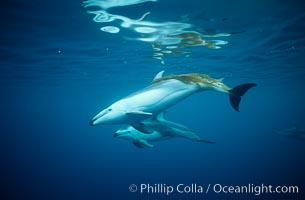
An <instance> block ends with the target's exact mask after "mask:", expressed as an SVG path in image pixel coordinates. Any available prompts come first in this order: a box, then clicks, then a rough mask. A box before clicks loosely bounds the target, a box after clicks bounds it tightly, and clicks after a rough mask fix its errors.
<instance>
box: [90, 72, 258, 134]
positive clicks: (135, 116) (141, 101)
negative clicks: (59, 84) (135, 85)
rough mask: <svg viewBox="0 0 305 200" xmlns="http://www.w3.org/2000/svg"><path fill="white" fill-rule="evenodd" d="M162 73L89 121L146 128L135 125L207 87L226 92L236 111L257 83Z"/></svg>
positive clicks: (94, 123)
mask: <svg viewBox="0 0 305 200" xmlns="http://www.w3.org/2000/svg"><path fill="white" fill-rule="evenodd" d="M162 75H163V71H161V72H159V73H158V74H157V75H156V76H155V78H154V80H153V81H152V83H151V84H150V85H149V86H148V87H146V88H144V89H142V90H139V91H137V92H135V93H133V94H131V95H129V96H127V97H125V98H123V99H121V100H119V101H117V102H115V103H113V104H112V105H110V106H109V107H108V108H106V109H104V110H102V111H101V112H100V113H98V114H97V115H96V116H95V117H94V118H93V119H92V120H91V122H90V125H92V126H93V125H98V124H130V125H132V126H133V127H134V128H136V129H137V130H139V131H141V132H145V131H143V130H142V129H141V128H140V127H139V126H138V124H139V122H141V121H142V120H145V119H149V118H152V117H154V116H157V115H158V114H159V113H161V112H163V111H165V110H166V109H168V108H169V107H171V106H173V105H175V104H176V103H178V102H180V101H182V100H183V99H185V98H186V97H188V96H190V95H192V94H194V93H197V92H200V91H206V90H215V91H219V92H224V93H227V94H229V98H230V102H231V105H232V106H233V108H234V109H235V110H236V111H239V103H240V100H241V96H243V95H244V94H245V93H246V92H247V91H248V90H249V89H250V88H252V87H254V86H256V84H255V83H246V84H242V85H239V86H237V87H234V88H230V87H229V86H227V85H225V84H224V83H222V80H223V79H214V78H211V77H209V76H208V75H206V74H195V73H193V74H181V75H169V76H165V77H162Z"/></svg>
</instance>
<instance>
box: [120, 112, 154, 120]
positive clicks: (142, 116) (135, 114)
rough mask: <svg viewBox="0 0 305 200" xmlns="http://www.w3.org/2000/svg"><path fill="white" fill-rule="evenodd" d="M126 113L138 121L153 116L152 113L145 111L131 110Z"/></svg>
mask: <svg viewBox="0 0 305 200" xmlns="http://www.w3.org/2000/svg"><path fill="white" fill-rule="evenodd" d="M125 114H126V115H129V117H130V118H132V119H134V120H136V121H142V120H145V119H147V118H149V117H151V116H152V113H149V112H143V111H130V112H126V113H125Z"/></svg>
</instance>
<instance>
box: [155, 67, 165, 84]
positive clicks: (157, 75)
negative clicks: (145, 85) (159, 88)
mask: <svg viewBox="0 0 305 200" xmlns="http://www.w3.org/2000/svg"><path fill="white" fill-rule="evenodd" d="M163 73H164V70H162V71H160V72H159V73H158V74H156V76H155V77H154V79H153V81H155V80H157V79H159V78H162V76H163Z"/></svg>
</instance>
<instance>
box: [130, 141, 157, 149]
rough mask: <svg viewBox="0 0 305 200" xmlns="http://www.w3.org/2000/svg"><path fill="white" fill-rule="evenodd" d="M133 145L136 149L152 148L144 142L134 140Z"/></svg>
mask: <svg viewBox="0 0 305 200" xmlns="http://www.w3.org/2000/svg"><path fill="white" fill-rule="evenodd" d="M133 144H134V145H135V146H136V147H138V148H144V147H148V148H152V147H154V145H152V144H149V143H148V142H147V141H146V140H134V141H133Z"/></svg>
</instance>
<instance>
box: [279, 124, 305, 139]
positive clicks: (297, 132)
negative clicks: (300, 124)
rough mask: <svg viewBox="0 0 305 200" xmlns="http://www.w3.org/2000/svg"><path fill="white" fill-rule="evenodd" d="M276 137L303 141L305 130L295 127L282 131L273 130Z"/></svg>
mask: <svg viewBox="0 0 305 200" xmlns="http://www.w3.org/2000/svg"><path fill="white" fill-rule="evenodd" d="M273 132H275V133H276V134H278V135H282V136H286V137H290V138H294V139H301V140H305V129H301V128H297V127H296V126H292V127H290V128H286V129H282V130H274V131H273Z"/></svg>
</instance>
